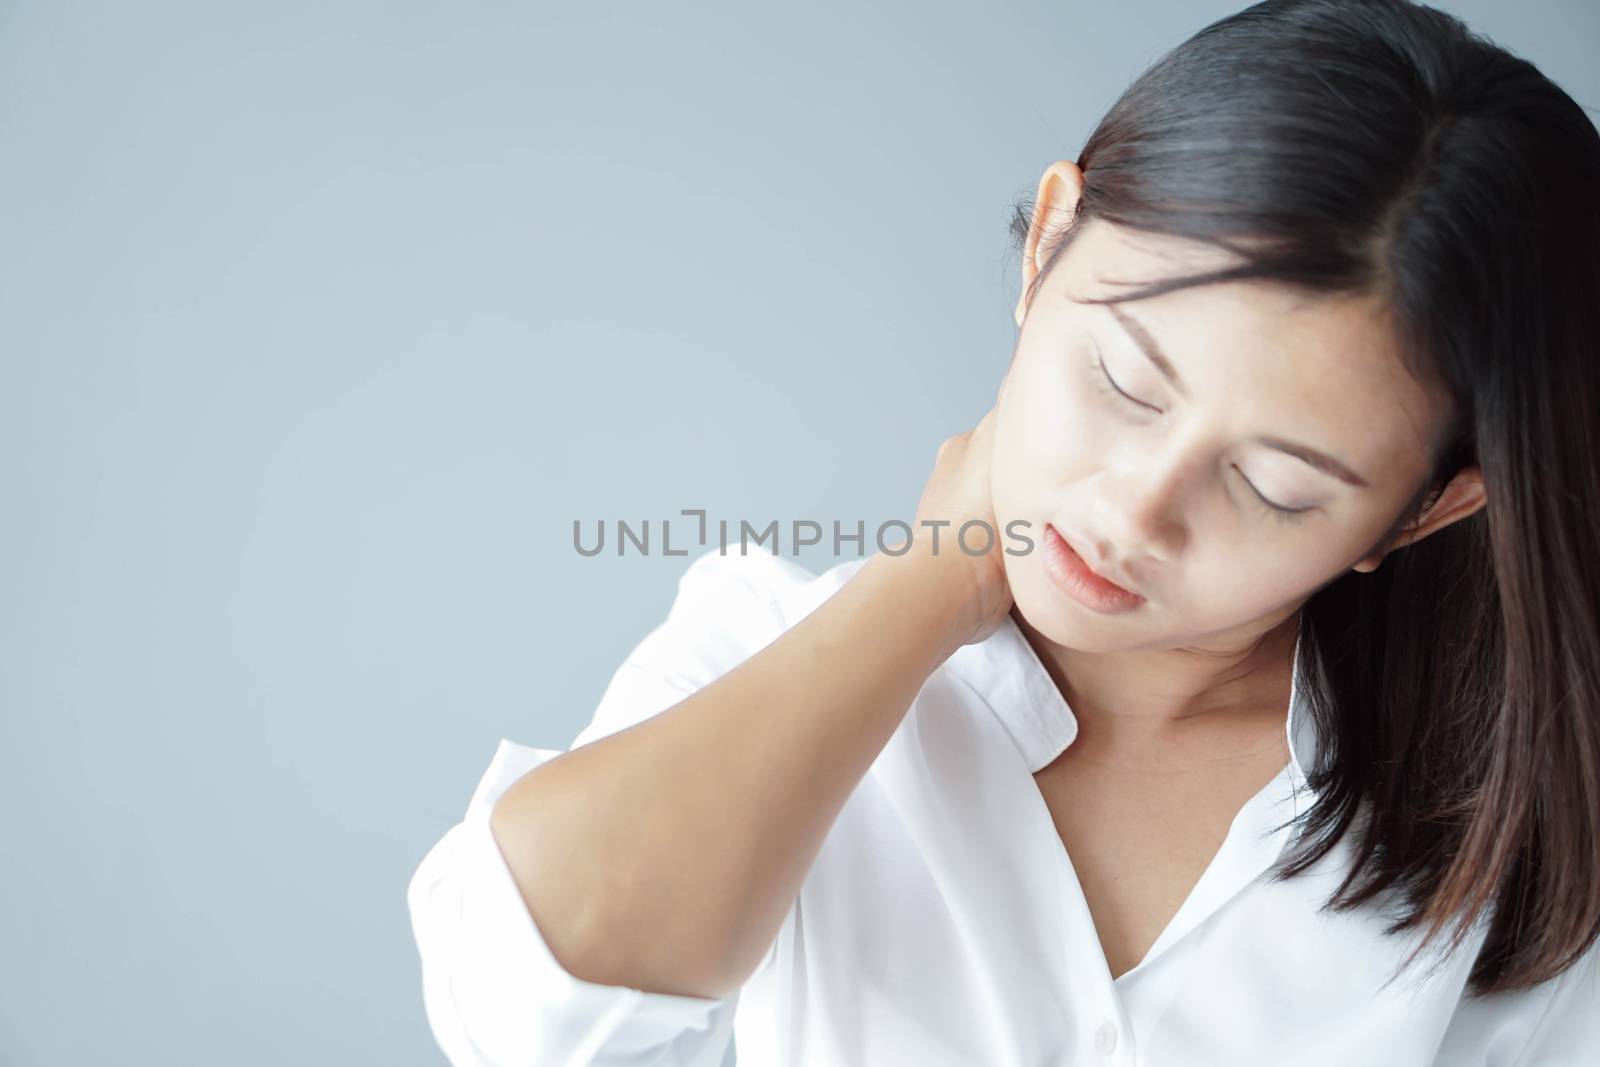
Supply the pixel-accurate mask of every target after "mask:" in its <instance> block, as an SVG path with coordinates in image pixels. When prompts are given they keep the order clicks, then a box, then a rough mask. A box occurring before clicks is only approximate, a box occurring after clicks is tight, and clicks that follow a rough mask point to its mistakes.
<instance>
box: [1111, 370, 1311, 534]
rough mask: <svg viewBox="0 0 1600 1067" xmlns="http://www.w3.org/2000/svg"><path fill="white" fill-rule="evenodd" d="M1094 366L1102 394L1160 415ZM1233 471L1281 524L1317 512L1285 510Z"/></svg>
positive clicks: (1236, 471)
mask: <svg viewBox="0 0 1600 1067" xmlns="http://www.w3.org/2000/svg"><path fill="white" fill-rule="evenodd" d="M1094 365H1095V368H1096V369H1097V370H1098V371H1099V373H1098V374H1095V375H1093V377H1094V382H1095V386H1096V388H1098V389H1099V390H1100V391H1101V392H1102V393H1103V394H1105V395H1106V396H1108V397H1111V398H1112V399H1113V400H1115V401H1117V402H1118V403H1119V404H1124V405H1128V406H1130V407H1133V408H1136V409H1138V410H1139V411H1140V412H1141V413H1154V414H1158V415H1159V414H1160V413H1161V409H1160V408H1158V407H1155V406H1154V405H1152V404H1146V403H1145V402H1144V401H1142V400H1139V399H1137V398H1135V397H1132V396H1129V395H1128V394H1127V393H1125V392H1123V391H1122V387H1121V386H1119V385H1118V384H1117V383H1116V381H1115V380H1114V379H1113V378H1112V377H1111V372H1110V371H1109V370H1108V369H1107V368H1106V365H1105V362H1104V361H1103V360H1101V358H1100V357H1099V355H1096V356H1095V360H1094ZM1233 470H1234V472H1235V473H1236V474H1238V475H1239V480H1240V481H1242V482H1244V484H1245V485H1247V486H1249V487H1250V492H1251V494H1252V495H1253V496H1254V497H1255V498H1256V499H1257V500H1259V501H1260V502H1261V503H1262V504H1263V505H1264V507H1265V510H1266V512H1267V513H1268V514H1270V515H1271V516H1272V518H1274V519H1278V520H1281V521H1283V522H1297V521H1299V520H1300V519H1302V518H1304V517H1305V515H1306V513H1307V512H1312V511H1316V510H1317V508H1316V506H1315V505H1312V506H1310V507H1304V508H1286V507H1284V506H1283V505H1282V504H1275V503H1273V502H1272V501H1271V500H1268V499H1267V498H1266V497H1265V496H1263V495H1262V494H1261V490H1259V489H1257V488H1256V487H1255V483H1253V482H1252V481H1250V479H1249V478H1246V477H1245V476H1244V471H1242V470H1240V469H1239V468H1238V466H1237V465H1235V466H1234V468H1233Z"/></svg>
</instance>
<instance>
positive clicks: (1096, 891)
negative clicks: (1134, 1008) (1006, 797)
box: [1034, 749, 1288, 978]
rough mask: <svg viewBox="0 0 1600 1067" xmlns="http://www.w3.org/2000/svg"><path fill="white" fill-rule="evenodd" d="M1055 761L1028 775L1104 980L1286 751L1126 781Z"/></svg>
mask: <svg viewBox="0 0 1600 1067" xmlns="http://www.w3.org/2000/svg"><path fill="white" fill-rule="evenodd" d="M1069 753H1071V749H1069V750H1068V753H1064V754H1063V755H1062V757H1061V758H1060V759H1058V760H1057V761H1056V762H1054V763H1052V764H1050V765H1049V766H1048V767H1046V768H1044V769H1042V770H1040V771H1039V772H1038V773H1037V774H1035V775H1034V780H1035V782H1036V783H1037V784H1038V787H1039V792H1040V795H1041V796H1042V797H1043V798H1044V801H1045V805H1046V807H1048V808H1049V810H1050V817H1051V820H1052V821H1053V822H1054V823H1055V827H1056V832H1057V833H1058V834H1059V835H1060V837H1061V843H1062V845H1063V847H1065V848H1066V850H1067V856H1068V858H1069V859H1070V860H1071V861H1072V867H1073V870H1074V871H1075V872H1076V873H1077V875H1078V880H1079V882H1080V883H1081V885H1082V887H1083V895H1084V899H1085V900H1086V901H1087V903H1088V905H1089V912H1090V914H1091V915H1092V916H1093V918H1094V925H1095V932H1096V934H1097V935H1098V937H1099V939H1100V944H1101V948H1102V949H1103V950H1104V952H1105V956H1106V962H1107V964H1108V965H1109V966H1110V969H1111V975H1112V977H1113V978H1117V977H1120V976H1121V975H1123V974H1125V973H1126V972H1128V971H1130V970H1132V969H1133V968H1134V967H1136V966H1137V965H1138V964H1139V961H1141V960H1142V959H1144V957H1145V955H1146V954H1147V953H1148V952H1149V951H1150V948H1151V946H1152V945H1153V944H1154V943H1155V941H1156V939H1157V938H1158V937H1160V936H1161V932H1162V931H1163V930H1165V929H1166V927H1167V924H1168V923H1169V922H1171V920H1172V917H1173V916H1174V915H1176V914H1177V912H1178V909H1179V908H1180V907H1181V906H1182V905H1183V902H1184V901H1185V900H1186V899H1188V897H1189V894H1190V892H1191V891H1193V889H1194V887H1195V883H1197V882H1198V881H1199V880H1200V876H1201V875H1202V874H1204V873H1205V870H1206V868H1207V867H1208V866H1209V865H1210V864H1211V861H1212V859H1213V858H1214V857H1215V856H1216V854H1217V851H1218V849H1220V848H1221V847H1222V843H1223V841H1224V840H1226V839H1227V836H1228V829H1229V827H1230V826H1231V825H1232V823H1233V820H1234V817H1235V816H1237V815H1238V813H1239V809H1240V808H1241V807H1243V805H1244V803H1245V801H1247V800H1249V799H1250V798H1251V797H1252V796H1254V795H1255V794H1256V793H1257V792H1258V791H1260V789H1261V788H1262V787H1263V786H1265V785H1266V784H1267V783H1268V782H1270V781H1271V780H1272V779H1273V778H1274V777H1275V776H1276V775H1277V774H1278V772H1279V771H1280V770H1282V768H1283V765H1284V763H1285V762H1286V761H1287V759H1288V755H1287V749H1284V750H1283V752H1282V754H1281V756H1282V758H1279V753H1278V752H1276V751H1272V752H1269V753H1268V755H1267V757H1266V758H1262V759H1255V760H1252V761H1249V762H1247V763H1242V764H1239V765H1235V766H1230V767H1224V768H1217V767H1212V768H1207V769H1205V770H1203V771H1194V772H1184V773H1181V774H1175V773H1172V772H1170V771H1166V772H1147V773H1139V774H1130V773H1129V772H1127V771H1126V770H1113V769H1110V768H1106V767H1104V766H1101V765H1097V764H1094V763H1091V762H1089V761H1086V760H1077V759H1073V758H1071V757H1070V756H1069Z"/></svg>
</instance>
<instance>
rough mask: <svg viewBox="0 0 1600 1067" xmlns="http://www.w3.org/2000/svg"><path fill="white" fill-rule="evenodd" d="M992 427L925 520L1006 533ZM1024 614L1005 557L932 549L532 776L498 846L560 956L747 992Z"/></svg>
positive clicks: (516, 791)
mask: <svg viewBox="0 0 1600 1067" xmlns="http://www.w3.org/2000/svg"><path fill="white" fill-rule="evenodd" d="M991 422H992V412H991V413H990V415H987V416H985V417H984V419H983V420H982V421H981V422H980V423H979V424H978V426H977V428H975V429H974V430H973V431H971V432H969V433H965V434H960V435H957V436H956V437H954V438H951V439H950V440H949V441H947V442H945V444H944V445H943V446H941V448H940V450H939V456H938V460H937V464H936V466H935V470H934V474H933V477H932V478H931V479H930V481H929V483H928V486H927V487H926V488H925V489H924V491H923V496H922V502H921V504H920V505H919V508H918V517H919V519H922V518H923V517H924V516H927V515H934V516H938V517H939V518H941V519H951V520H953V522H952V525H951V526H950V530H954V529H956V528H958V527H959V525H960V523H961V521H962V520H964V519H965V518H967V517H968V516H977V517H982V518H985V519H986V520H987V521H988V522H990V523H991V525H992V524H993V521H994V520H993V513H992V510H991V503H990V491H989V478H988V468H989V455H990V451H989V438H990V433H989V427H990V424H991ZM919 525H920V524H919ZM944 540H945V541H946V542H949V541H950V540H951V539H950V538H948V537H947V538H945V539H944ZM1010 604H1011V597H1010V590H1009V588H1008V587H1007V586H1006V584H1005V573H1004V565H1003V562H1002V561H1001V559H1000V557H999V549H998V541H997V542H996V547H995V549H994V551H992V552H991V553H990V554H989V555H987V556H979V557H973V556H969V555H966V554H965V553H963V552H962V551H961V550H960V549H959V548H957V547H955V546H954V545H952V544H949V543H944V544H941V546H940V549H939V551H938V552H937V553H936V552H934V551H933V550H932V548H931V545H930V543H929V542H926V541H923V540H917V541H916V543H915V544H914V545H913V547H912V548H911V550H910V551H908V552H906V554H904V555H900V556H889V555H884V554H879V555H876V556H873V557H872V558H870V559H868V560H867V562H866V563H865V564H864V565H863V566H862V567H861V569H860V570H858V571H857V572H856V573H855V574H854V575H853V576H852V577H851V578H850V580H849V581H847V582H846V583H845V584H844V586H843V587H842V588H840V589H839V590H838V591H837V592H836V593H834V594H833V596H831V597H830V598H829V599H828V600H826V601H824V602H823V603H822V604H821V605H819V606H817V607H816V608H815V609H813V610H812V611H811V612H810V613H809V614H807V615H806V616H805V617H804V618H802V619H800V620H799V621H798V622H797V623H795V624H794V625H793V626H791V627H790V628H789V629H788V630H787V631H785V632H784V633H782V634H780V635H779V636H778V637H777V638H775V639H774V640H773V641H772V642H771V643H770V644H768V645H766V646H765V647H764V648H762V649H760V650H759V651H757V652H756V653H754V654H753V655H751V656H750V657H749V658H747V659H746V660H744V661H743V662H741V663H740V664H739V665H738V666H736V667H734V668H733V669H732V670H729V671H728V672H727V673H725V674H723V675H722V676H721V677H719V678H717V679H716V680H715V681H713V682H711V683H710V684H708V685H706V686H704V687H703V688H701V689H700V690H699V691H697V692H695V693H694V694H693V695H691V696H689V697H687V698H685V699H684V700H682V701H680V702H679V703H677V704H676V705H674V706H672V707H670V708H668V709H667V710H665V711H663V712H661V713H660V714H657V715H653V716H651V717H650V718H648V719H645V720H644V721H642V722H639V723H636V724H635V725H633V726H631V727H629V728H627V729H625V730H621V731H619V732H617V733H614V734H610V735H607V736H605V737H601V738H599V739H597V740H595V741H593V742H591V743H589V744H586V745H582V746H580V747H578V748H576V749H573V750H572V751H570V752H567V753H564V754H563V755H561V756H558V757H557V758H555V759H553V760H551V761H549V762H548V763H545V764H543V765H541V766H539V767H536V768H534V769H533V770H532V771H529V772H528V773H527V774H526V775H524V776H523V777H522V778H521V779H519V780H518V781H517V782H515V783H514V784H513V785H512V786H511V787H510V788H509V789H507V790H506V792H505V793H504V794H503V795H502V796H501V798H500V800H499V801H498V802H497V804H496V805H495V808H494V811H493V813H492V816H491V819H490V829H491V831H492V833H493V834H494V837H495V840H496V842H497V843H498V845H499V847H500V851H501V853H502V855H503V856H504V857H505V860H506V865H507V867H508V868H509V870H510V871H511V875H512V877H513V878H514V879H515V880H516V883H517V887H518V889H519V890H520V892H521V895H522V898H523V902H524V903H525V904H526V905H527V907H528V911H529V914H530V915H532V917H533V920H534V922H535V923H536V924H537V925H538V927H539V929H540V932H541V933H542V934H543V935H544V939H545V942H546V943H547V944H548V945H549V947H550V951H551V954H552V955H554V956H555V958H556V959H557V961H558V962H560V964H561V965H562V966H563V967H564V968H566V969H567V971H568V972H569V973H571V974H573V975H575V976H577V977H579V978H582V979H586V980H588V981H591V982H598V983H601V984H605V985H615V986H629V987H632V988H634V989H641V990H644V991H645V992H654V993H675V994H680V995H688V996H702V997H722V996H725V995H727V994H728V993H730V992H732V991H734V990H736V989H738V988H739V987H740V986H741V985H743V984H744V982H745V981H746V980H747V979H748V978H749V977H750V975H751V974H752V973H754V971H755V968H756V967H757V966H759V964H760V962H761V959H762V958H763V956H764V955H765V953H766V951H767V948H768V947H769V946H770V945H771V943H772V939H773V938H774V937H775V936H776V935H777V932H778V928H779V926H780V925H781V924H782V922H783V918H784V916H785V915H786V914H787V913H788V910H789V907H790V905H791V904H792V903H793V901H794V898H795V896H796V894H797V893H798V892H799V890H800V885H801V883H802V882H803V881H804V880H805V875H806V872H807V871H808V870H810V868H811V864H812V863H813V861H814V860H815V859H816V855H817V852H818V851H819V850H820V849H821V847H822V842H823V840H824V839H825V838H826V836H827V833H828V830H829V829H830V828H831V827H832V825H833V823H834V820H835V819H836V818H837V817H838V815H839V812H840V810H841V809H842V808H843V807H844V803H845V801H846V800H847V799H848V798H849V796H850V793H851V792H852V791H853V790H854V789H855V787H856V785H857V784H858V783H859V782H860V780H861V778H862V777H863V776H864V775H865V774H866V772H867V769H868V768H869V767H870V766H871V765H872V761H873V760H874V759H876V758H877V755H878V753H879V752H880V751H882V749H883V746H884V745H885V744H887V743H888V741H889V738H890V737H891V736H892V735H893V733H894V731H895V728H896V727H897V726H898V725H899V723H900V721H901V719H902V718H904V716H905V713H906V710H907V709H908V708H909V707H910V705H911V702H912V700H913V699H915V697H916V694H917V692H918V691H919V690H920V689H921V688H922V684H923V682H924V681H926V680H927V677H928V675H929V674H931V673H932V672H933V670H934V669H935V668H937V667H938V666H939V665H940V664H941V663H943V662H944V661H945V659H947V658H948V657H949V656H950V655H951V654H952V653H953V652H955V650H956V649H958V648H960V647H961V646H962V645H963V644H966V643H968V642H970V641H973V640H978V639H980V638H982V637H984V636H986V635H987V634H988V633H992V632H993V630H994V628H995V627H996V626H998V625H999V624H1000V621H1001V620H1002V619H1003V618H1004V617H1005V614H1006V612H1007V611H1008V610H1009V608H1010Z"/></svg>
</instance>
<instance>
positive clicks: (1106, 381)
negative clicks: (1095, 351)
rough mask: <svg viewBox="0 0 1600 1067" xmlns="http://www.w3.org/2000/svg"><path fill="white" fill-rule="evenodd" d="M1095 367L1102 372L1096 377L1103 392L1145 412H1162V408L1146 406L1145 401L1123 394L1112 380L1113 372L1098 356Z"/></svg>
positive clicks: (1096, 382)
mask: <svg viewBox="0 0 1600 1067" xmlns="http://www.w3.org/2000/svg"><path fill="white" fill-rule="evenodd" d="M1094 365H1095V366H1096V367H1097V368H1098V369H1099V371H1100V373H1099V374H1097V375H1095V376H1094V377H1095V384H1097V385H1098V386H1099V387H1100V390H1101V391H1102V392H1104V393H1106V394H1107V395H1109V396H1112V397H1115V398H1116V399H1118V400H1122V401H1124V402H1126V403H1129V404H1132V405H1133V406H1134V407H1136V408H1140V409H1142V410H1144V411H1154V412H1160V410H1161V409H1160V408H1158V407H1155V406H1154V405H1151V404H1146V403H1145V402H1144V401H1143V400H1138V399H1136V398H1134V397H1131V396H1129V395H1128V394H1127V393H1125V392H1123V391H1122V387H1121V386H1119V385H1118V384H1117V383H1116V382H1115V381H1114V380H1113V379H1112V377H1111V372H1110V371H1109V370H1107V369H1106V365H1105V362H1104V361H1103V360H1102V359H1101V358H1100V357H1099V356H1098V355H1097V356H1095V357H1094Z"/></svg>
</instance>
